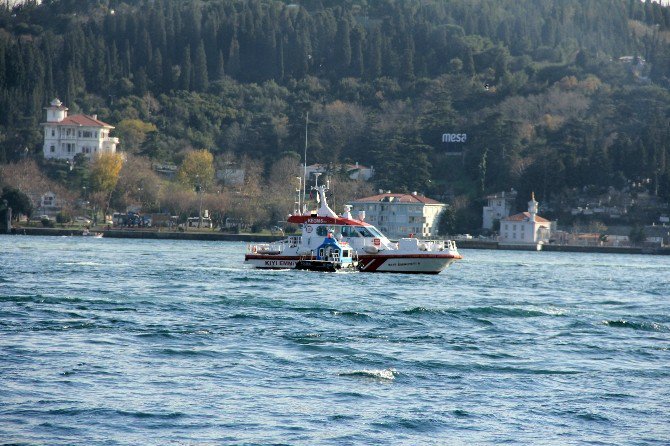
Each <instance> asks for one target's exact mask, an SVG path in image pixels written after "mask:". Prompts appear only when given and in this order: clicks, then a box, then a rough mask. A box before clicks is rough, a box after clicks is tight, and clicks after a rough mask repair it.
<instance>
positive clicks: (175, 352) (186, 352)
mask: <svg viewBox="0 0 670 446" xmlns="http://www.w3.org/2000/svg"><path fill="white" fill-rule="evenodd" d="M157 353H159V354H162V355H166V356H215V355H216V354H217V352H215V351H212V350H195V349H176V348H164V349H161V350H157Z"/></svg>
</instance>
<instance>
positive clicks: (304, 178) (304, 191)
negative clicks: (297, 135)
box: [298, 111, 309, 214]
mask: <svg viewBox="0 0 670 446" xmlns="http://www.w3.org/2000/svg"><path fill="white" fill-rule="evenodd" d="M308 124H309V111H308V112H307V116H306V117H305V158H304V170H303V172H302V200H303V205H302V207H303V210H302V213H303V214H306V213H307V203H305V195H306V194H307V126H308ZM298 206H300V205H298Z"/></svg>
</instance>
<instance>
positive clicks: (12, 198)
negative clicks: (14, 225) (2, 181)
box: [0, 186, 33, 219]
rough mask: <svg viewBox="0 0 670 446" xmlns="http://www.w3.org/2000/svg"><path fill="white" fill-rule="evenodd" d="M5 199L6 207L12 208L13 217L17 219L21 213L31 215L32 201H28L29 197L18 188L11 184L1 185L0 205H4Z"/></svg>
mask: <svg viewBox="0 0 670 446" xmlns="http://www.w3.org/2000/svg"><path fill="white" fill-rule="evenodd" d="M5 200H6V201H7V206H6V207H10V208H12V215H13V217H14V218H15V219H18V218H19V215H21V214H22V215H25V216H27V217H30V216H31V215H32V213H33V203H32V202H31V201H30V197H28V195H26V194H24V193H23V192H21V191H20V190H19V189H16V188H14V187H11V186H5V187H3V188H2V195H0V206H4V202H5ZM5 212H6V210H5ZM3 215H4V214H3Z"/></svg>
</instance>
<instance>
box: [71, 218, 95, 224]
mask: <svg viewBox="0 0 670 446" xmlns="http://www.w3.org/2000/svg"><path fill="white" fill-rule="evenodd" d="M74 222H75V223H79V224H83V225H90V224H91V220H90V219H88V218H86V217H81V216H79V217H75V218H74Z"/></svg>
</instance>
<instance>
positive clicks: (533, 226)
mask: <svg viewBox="0 0 670 446" xmlns="http://www.w3.org/2000/svg"><path fill="white" fill-rule="evenodd" d="M537 210H538V202H537V201H535V193H533V194H532V195H531V198H530V201H529V202H528V212H521V213H519V214H515V215H511V216H509V217H504V218H503V219H501V220H500V238H499V241H500V244H501V245H516V246H520V247H523V246H527V247H530V248H533V247H534V248H535V249H540V247H541V245H542V244H544V243H547V242H548V241H549V237H550V236H551V227H552V223H551V222H550V221H549V220H547V219H545V218H542V217H540V216H539V215H537Z"/></svg>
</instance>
